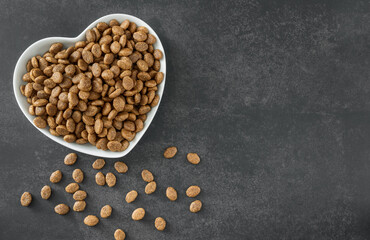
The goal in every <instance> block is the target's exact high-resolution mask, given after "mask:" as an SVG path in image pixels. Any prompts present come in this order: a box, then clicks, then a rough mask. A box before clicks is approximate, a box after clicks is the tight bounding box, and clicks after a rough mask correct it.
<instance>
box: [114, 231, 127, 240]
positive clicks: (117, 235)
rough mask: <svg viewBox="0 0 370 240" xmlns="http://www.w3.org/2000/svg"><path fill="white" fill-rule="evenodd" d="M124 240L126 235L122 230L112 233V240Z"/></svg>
mask: <svg viewBox="0 0 370 240" xmlns="http://www.w3.org/2000/svg"><path fill="white" fill-rule="evenodd" d="M125 238H126V234H125V232H124V231H123V230H122V229H117V230H116V231H115V232H114V239H115V240H125Z"/></svg>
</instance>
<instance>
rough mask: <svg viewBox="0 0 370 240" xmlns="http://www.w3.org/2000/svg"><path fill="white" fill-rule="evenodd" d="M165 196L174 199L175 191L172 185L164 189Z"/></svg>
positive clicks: (175, 196)
mask: <svg viewBox="0 0 370 240" xmlns="http://www.w3.org/2000/svg"><path fill="white" fill-rule="evenodd" d="M166 196H167V198H168V199H170V200H171V201H176V199H177V191H176V190H175V189H174V188H173V187H168V188H167V190H166Z"/></svg>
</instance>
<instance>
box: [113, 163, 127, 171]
mask: <svg viewBox="0 0 370 240" xmlns="http://www.w3.org/2000/svg"><path fill="white" fill-rule="evenodd" d="M114 168H115V169H116V171H117V172H119V173H126V172H127V171H128V167H127V165H126V163H124V162H115V163H114Z"/></svg>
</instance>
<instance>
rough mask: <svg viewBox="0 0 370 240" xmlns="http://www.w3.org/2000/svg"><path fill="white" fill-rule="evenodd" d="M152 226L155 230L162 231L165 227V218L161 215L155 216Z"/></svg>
mask: <svg viewBox="0 0 370 240" xmlns="http://www.w3.org/2000/svg"><path fill="white" fill-rule="evenodd" d="M154 226H155V228H156V229H157V230H159V231H163V230H164V229H165V228H166V220H164V219H163V218H161V217H157V218H156V219H155V221H154Z"/></svg>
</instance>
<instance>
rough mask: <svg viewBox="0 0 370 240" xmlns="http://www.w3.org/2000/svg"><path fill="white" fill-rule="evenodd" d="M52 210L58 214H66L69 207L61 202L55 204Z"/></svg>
mask: <svg viewBox="0 0 370 240" xmlns="http://www.w3.org/2000/svg"><path fill="white" fill-rule="evenodd" d="M54 211H55V212H56V213H58V214H59V215H66V214H67V213H68V212H69V207H68V206H67V205H66V204H64V203H61V204H58V205H56V206H55V208H54Z"/></svg>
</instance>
